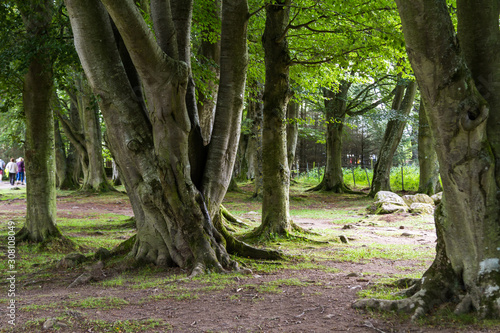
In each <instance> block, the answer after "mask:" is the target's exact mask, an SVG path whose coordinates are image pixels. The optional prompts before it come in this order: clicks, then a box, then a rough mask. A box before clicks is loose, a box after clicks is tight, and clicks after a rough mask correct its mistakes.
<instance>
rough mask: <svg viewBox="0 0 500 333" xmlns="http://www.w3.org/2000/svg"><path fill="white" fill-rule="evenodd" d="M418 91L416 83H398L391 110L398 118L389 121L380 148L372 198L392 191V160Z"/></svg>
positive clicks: (374, 172)
mask: <svg viewBox="0 0 500 333" xmlns="http://www.w3.org/2000/svg"><path fill="white" fill-rule="evenodd" d="M405 86H406V92H405ZM416 91H417V85H416V83H415V82H413V81H412V82H409V83H408V84H407V85H403V84H402V82H398V87H397V91H396V95H395V96H394V100H393V103H392V108H391V109H392V110H394V111H396V112H397V114H398V117H397V118H396V119H391V120H389V122H388V123H387V127H386V129H385V133H384V138H383V139H382V146H381V147H380V151H379V153H378V158H377V163H376V164H375V168H374V169H373V180H372V186H371V189H370V193H369V194H368V195H369V196H371V197H374V196H375V194H377V192H379V191H390V190H391V178H390V174H391V167H392V159H393V157H394V153H395V152H396V149H397V148H398V145H399V142H400V141H401V137H402V135H403V130H404V128H405V125H406V120H405V118H406V117H407V116H408V115H409V114H410V111H411V108H412V106H413V101H414V99H415V93H416ZM403 93H404V98H403Z"/></svg>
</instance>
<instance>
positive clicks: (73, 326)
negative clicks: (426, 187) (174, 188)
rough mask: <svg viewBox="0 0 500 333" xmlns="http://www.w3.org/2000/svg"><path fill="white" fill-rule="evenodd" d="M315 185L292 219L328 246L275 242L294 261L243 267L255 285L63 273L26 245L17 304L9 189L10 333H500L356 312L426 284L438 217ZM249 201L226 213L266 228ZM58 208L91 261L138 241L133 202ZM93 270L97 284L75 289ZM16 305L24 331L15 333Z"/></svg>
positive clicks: (50, 256) (78, 198) (53, 254)
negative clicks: (373, 211) (383, 211)
mask: <svg viewBox="0 0 500 333" xmlns="http://www.w3.org/2000/svg"><path fill="white" fill-rule="evenodd" d="M306 186H307V185H295V186H294V187H293V189H292V193H291V200H290V202H291V216H292V218H293V220H294V221H295V222H296V223H297V224H299V225H301V226H302V227H304V228H306V229H311V230H312V231H314V232H316V233H317V234H318V235H308V236H306V237H309V238H310V239H311V241H304V240H303V239H302V238H301V237H291V238H289V239H283V238H276V239H273V240H272V241H270V242H269V243H266V244H265V246H267V247H270V248H275V249H280V250H282V251H283V252H284V253H286V254H288V255H289V256H288V259H286V260H283V261H277V262H272V261H263V260H257V261H256V260H250V259H245V258H239V257H234V258H235V259H236V260H238V261H239V262H240V265H242V266H245V267H248V268H250V269H251V270H252V272H253V273H252V274H250V275H242V274H234V273H230V274H208V275H205V276H201V277H196V278H194V279H187V278H186V277H187V274H188V273H189V272H186V271H183V270H181V269H168V270H160V269H157V268H155V267H152V266H145V267H140V268H135V269H119V268H117V267H119V266H117V265H113V264H109V263H105V264H104V266H102V265H100V264H95V263H94V265H93V266H92V268H89V267H88V266H84V265H77V266H74V267H64V265H60V264H58V262H59V260H60V259H62V258H64V256H65V255H66V254H65V253H61V251H58V249H57V248H52V249H49V250H51V251H40V250H38V249H36V248H35V247H34V246H29V245H26V244H18V245H17V248H16V250H17V257H16V263H15V265H16V271H17V273H16V274H15V275H16V281H15V288H16V290H15V294H16V295H15V297H8V289H9V286H10V284H9V283H7V280H6V278H7V277H8V275H9V274H8V273H7V272H8V271H9V270H11V269H9V268H8V267H7V254H6V252H7V240H6V238H5V236H6V235H7V232H8V222H9V221H14V222H16V223H17V226H18V227H19V226H21V224H22V220H23V218H24V217H25V214H26V201H25V189H24V188H19V189H11V188H7V189H0V248H1V249H2V254H1V257H0V269H1V270H2V272H3V276H4V277H5V278H4V279H3V281H0V284H1V288H0V309H1V311H0V332H42V331H43V332H374V333H376V332H378V333H382V332H387V333H388V332H500V324H499V322H493V321H488V322H485V321H478V320H476V319H474V317H468V316H462V317H455V316H454V315H453V314H452V310H450V308H449V307H447V306H443V307H442V308H440V309H436V311H435V312H434V314H433V315H430V316H428V317H427V318H424V319H422V320H420V321H419V322H417V323H410V321H409V318H408V316H406V315H396V314H392V313H378V312H367V311H359V310H354V309H352V308H351V304H352V303H353V302H354V301H355V300H356V299H359V298H361V297H384V298H388V297H391V293H393V292H397V291H398V289H397V288H396V287H394V286H393V285H392V284H391V282H394V281H396V280H397V279H400V278H403V277H410V278H415V277H417V278H418V277H421V275H422V273H423V272H424V271H425V269H426V268H427V267H429V265H430V264H431V262H432V259H433V256H434V247H435V240H436V236H435V231H434V223H433V218H432V216H430V215H428V216H413V215H410V214H397V215H384V216H371V215H367V214H366V207H367V206H368V204H369V203H370V202H371V199H369V198H367V197H366V196H359V195H336V194H328V193H308V192H305V191H304V190H305V188H306ZM251 190H252V188H251V185H246V186H243V187H242V191H241V192H231V193H228V195H227V197H226V199H225V207H226V208H228V209H229V210H230V211H231V212H232V213H234V214H235V215H237V216H241V217H243V218H246V219H247V220H248V221H249V223H250V224H251V225H252V226H257V225H258V223H259V222H260V214H261V213H260V206H261V204H260V202H258V201H256V200H254V199H251ZM57 207H58V212H57V214H58V218H57V219H58V225H59V227H60V229H61V230H62V232H63V233H64V234H65V235H66V236H68V237H70V238H71V239H72V240H73V241H75V242H76V243H78V244H80V245H82V246H84V247H85V250H84V254H86V255H88V256H90V255H92V254H93V253H94V252H95V251H96V250H97V249H98V248H99V247H105V248H108V249H110V248H112V247H113V246H115V245H117V244H119V243H121V242H123V240H125V239H127V238H129V237H130V236H131V235H133V234H134V229H133V228H131V226H130V224H129V223H127V219H128V218H129V217H131V216H132V210H131V208H130V204H129V201H128V198H127V196H126V195H124V194H123V193H120V192H116V193H109V194H104V195H99V196H97V195H91V194H85V193H78V192H76V193H72V192H59V194H58V202H57ZM235 229H236V230H235V232H236V233H240V234H241V233H244V232H245V231H248V230H245V229H239V228H235ZM341 235H343V236H345V237H346V238H347V239H348V240H349V242H348V243H347V244H345V243H342V242H341V241H340V240H339V237H340V236H341ZM301 236H302V237H303V236H304V235H301ZM2 243H3V244H2ZM257 245H259V246H264V244H257ZM89 270H90V271H91V272H92V275H93V277H94V280H93V281H92V282H91V283H88V284H85V285H81V286H77V287H74V288H69V287H68V286H69V285H70V284H71V283H72V282H73V281H74V280H75V279H76V278H77V277H78V276H80V275H81V274H82V273H83V272H86V271H89ZM96 272H97V274H96ZM12 299H14V300H15V306H16V310H15V324H16V325H15V327H12V325H10V324H9V323H8V321H9V320H11V319H10V318H9V317H8V309H7V306H8V304H9V302H10V301H11V300H12ZM44 326H45V328H44Z"/></svg>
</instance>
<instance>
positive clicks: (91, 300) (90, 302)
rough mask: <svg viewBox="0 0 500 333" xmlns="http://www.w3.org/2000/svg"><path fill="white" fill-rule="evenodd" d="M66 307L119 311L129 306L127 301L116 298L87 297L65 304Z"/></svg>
mask: <svg viewBox="0 0 500 333" xmlns="http://www.w3.org/2000/svg"><path fill="white" fill-rule="evenodd" d="M66 304H67V306H69V307H73V308H86V309H104V310H109V309H120V308H122V307H124V306H126V305H128V304H129V302H128V301H126V300H124V299H123V298H118V297H87V298H84V299H80V300H75V301H69V302H66Z"/></svg>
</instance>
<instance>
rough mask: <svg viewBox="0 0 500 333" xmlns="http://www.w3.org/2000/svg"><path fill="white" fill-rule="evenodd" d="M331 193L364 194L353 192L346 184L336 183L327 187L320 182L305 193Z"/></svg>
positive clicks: (362, 193)
mask: <svg viewBox="0 0 500 333" xmlns="http://www.w3.org/2000/svg"><path fill="white" fill-rule="evenodd" d="M319 191H323V192H332V193H344V194H357V195H365V194H366V193H364V192H361V191H353V190H351V188H350V187H349V186H347V185H346V184H344V183H343V182H342V183H338V184H336V185H334V186H328V184H326V182H325V181H322V182H321V183H319V184H318V185H316V186H315V187H312V188H310V189H307V190H306V192H319Z"/></svg>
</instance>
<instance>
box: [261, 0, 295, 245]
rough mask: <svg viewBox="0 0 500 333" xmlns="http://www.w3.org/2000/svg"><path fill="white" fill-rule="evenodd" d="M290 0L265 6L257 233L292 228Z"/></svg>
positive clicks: (285, 232)
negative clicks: (288, 141)
mask: <svg viewBox="0 0 500 333" xmlns="http://www.w3.org/2000/svg"><path fill="white" fill-rule="evenodd" d="M290 4H291V1H290V0H285V1H276V2H275V4H269V5H268V6H267V7H266V24H265V29H264V34H263V36H262V44H263V46H264V53H265V67H266V83H265V88H264V119H263V130H262V161H263V168H262V170H263V174H262V179H263V192H262V222H261V225H260V226H259V227H258V229H257V230H256V231H255V233H256V234H257V235H262V236H267V235H269V234H288V233H289V232H291V231H292V224H291V221H290V215H289V214H290V213H289V205H290V204H289V193H288V192H289V187H290V170H289V168H288V161H287V149H286V109H287V104H288V101H289V99H290V98H291V96H292V93H291V91H290V82H289V66H290V61H291V60H290V55H289V51H288V42H287V39H286V34H285V29H286V27H287V25H288V21H289V13H290Z"/></svg>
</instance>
